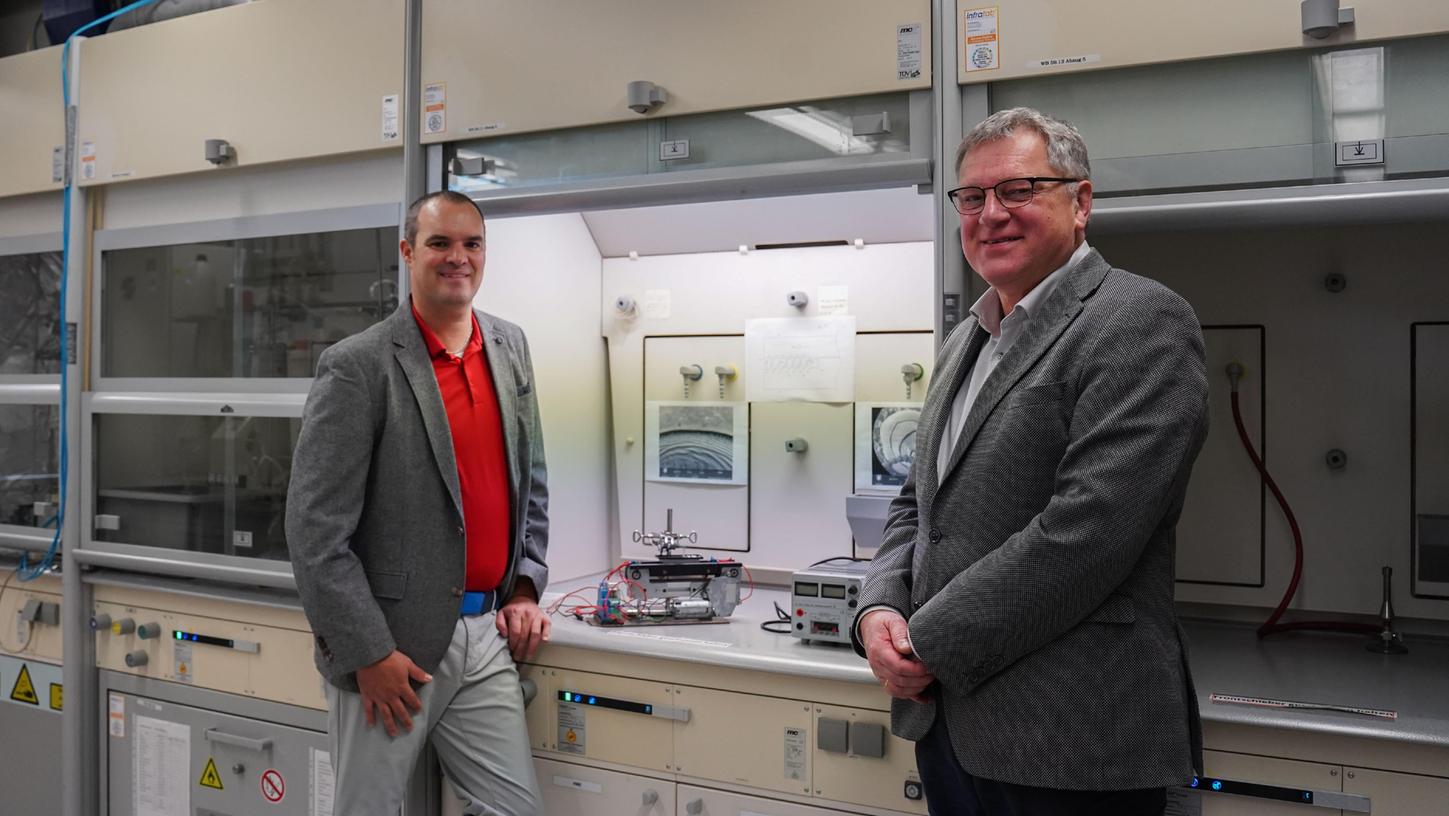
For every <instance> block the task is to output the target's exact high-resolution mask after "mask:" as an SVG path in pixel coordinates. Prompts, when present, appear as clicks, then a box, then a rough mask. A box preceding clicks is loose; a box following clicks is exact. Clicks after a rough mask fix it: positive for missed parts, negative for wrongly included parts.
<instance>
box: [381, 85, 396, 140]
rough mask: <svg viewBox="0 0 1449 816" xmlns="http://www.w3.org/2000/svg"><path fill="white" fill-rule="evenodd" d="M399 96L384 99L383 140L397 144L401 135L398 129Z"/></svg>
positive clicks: (389, 95)
mask: <svg viewBox="0 0 1449 816" xmlns="http://www.w3.org/2000/svg"><path fill="white" fill-rule="evenodd" d="M397 98H398V97H397V94H388V95H387V96H384V97H383V98H382V140H383V141H384V142H395V141H397V140H398V137H399V136H400V135H401V134H400V133H399V131H398V127H397Z"/></svg>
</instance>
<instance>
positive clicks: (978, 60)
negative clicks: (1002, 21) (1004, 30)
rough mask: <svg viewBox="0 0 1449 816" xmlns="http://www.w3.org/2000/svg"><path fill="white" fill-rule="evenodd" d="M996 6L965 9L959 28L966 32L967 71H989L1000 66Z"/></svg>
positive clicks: (999, 42)
mask: <svg viewBox="0 0 1449 816" xmlns="http://www.w3.org/2000/svg"><path fill="white" fill-rule="evenodd" d="M998 8H999V7H998V6H991V7H989V8H976V9H967V10H966V19H965V20H964V21H963V25H962V26H961V28H962V29H963V30H964V31H965V32H966V34H965V42H964V43H963V45H964V46H965V52H966V70H967V71H990V70H994V69H996V68H1000V67H1001V37H1000V32H999V31H998V28H997V11H998Z"/></svg>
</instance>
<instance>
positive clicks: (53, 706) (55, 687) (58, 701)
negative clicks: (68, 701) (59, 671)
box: [50, 683, 65, 711]
mask: <svg viewBox="0 0 1449 816" xmlns="http://www.w3.org/2000/svg"><path fill="white" fill-rule="evenodd" d="M64 695H65V689H64V688H62V687H61V685H60V684H59V683H51V684H50V710H51V711H60V710H61V707H62V705H63V704H64V702H65V700H64Z"/></svg>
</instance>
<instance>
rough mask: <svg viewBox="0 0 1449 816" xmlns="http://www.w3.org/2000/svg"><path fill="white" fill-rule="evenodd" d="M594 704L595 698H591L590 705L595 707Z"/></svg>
mask: <svg viewBox="0 0 1449 816" xmlns="http://www.w3.org/2000/svg"><path fill="white" fill-rule="evenodd" d="M593 704H594V698H592V697H590V698H589V705H593Z"/></svg>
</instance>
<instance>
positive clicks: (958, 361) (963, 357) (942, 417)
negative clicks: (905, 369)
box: [915, 315, 987, 495]
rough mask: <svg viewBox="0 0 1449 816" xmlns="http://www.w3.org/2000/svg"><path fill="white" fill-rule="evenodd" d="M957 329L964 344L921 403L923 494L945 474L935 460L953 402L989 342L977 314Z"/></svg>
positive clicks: (919, 458)
mask: <svg viewBox="0 0 1449 816" xmlns="http://www.w3.org/2000/svg"><path fill="white" fill-rule="evenodd" d="M957 331H960V332H964V333H965V334H964V336H965V338H966V340H965V341H964V342H963V343H962V344H961V350H960V351H958V352H957V353H956V354H953V355H952V356H951V357H950V358H949V359H948V360H947V361H946V365H945V366H944V370H941V371H937V372H936V376H934V377H933V378H932V383H931V391H930V393H929V394H928V395H927V397H926V404H925V405H923V406H922V407H921V424H920V428H921V429H923V430H924V432H923V433H920V436H918V437H917V439H920V440H921V444H922V447H921V448H920V449H919V450H918V451H917V452H916V457H915V461H916V464H917V468H916V479H917V481H918V483H919V484H918V485H917V489H918V491H919V492H920V493H921V494H923V495H924V494H931V495H934V494H935V492H936V488H937V487H939V486H940V484H941V478H942V477H941V474H939V473H937V472H936V462H937V460H938V459H939V458H940V451H941V445H943V444H945V435H946V434H947V433H950V431H951V405H952V403H954V402H955V401H956V392H957V391H959V390H960V389H961V384H962V383H964V382H965V381H966V378H967V377H968V376H970V374H971V368H972V365H973V363H974V362H975V360H976V356H977V355H978V354H980V353H981V347H982V346H984V345H985V344H986V337H987V335H986V332H985V331H984V330H983V329H982V328H981V324H980V323H978V322H977V320H976V316H975V315H972V316H970V317H968V318H967V319H966V322H965V324H963V325H962V326H961V328H959V329H957Z"/></svg>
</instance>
